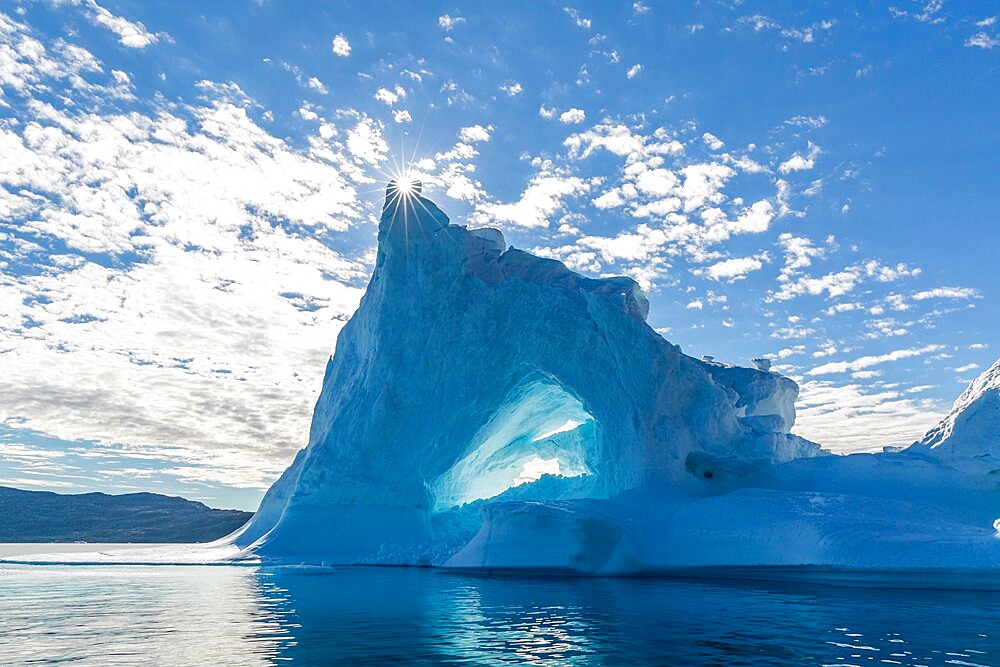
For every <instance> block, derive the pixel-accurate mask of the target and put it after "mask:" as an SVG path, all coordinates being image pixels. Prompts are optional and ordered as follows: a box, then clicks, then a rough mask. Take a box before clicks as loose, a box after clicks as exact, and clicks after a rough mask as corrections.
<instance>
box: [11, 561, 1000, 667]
mask: <svg viewBox="0 0 1000 667" xmlns="http://www.w3.org/2000/svg"><path fill="white" fill-rule="evenodd" d="M36 551H37V549H36ZM0 553H4V551H3V550H2V549H0ZM7 553H8V554H9V553H10V551H9V550H8V551H7ZM63 662H67V663H74V664H78V665H117V664H124V665H138V664H162V665H257V664H263V665H267V664H276V663H288V662H290V663H293V664H316V665H323V664H344V665H351V664H445V665H458V664H462V665H510V664H529V665H578V664H579V665H589V664H599V665H688V664H690V665H776V664H789V665H886V664H889V665H896V664H902V665H1000V593H991V592H975V591H971V592H970V591H926V590H924V591H898V590H873V589H847V588H834V587H827V586H809V585H803V584H779V583H774V584H768V583H746V582H744V583H738V582H709V581H687V580H669V579H585V578H568V577H567V578H560V577H507V576H502V577H486V576H466V575H459V574H453V573H447V572H441V571H437V570H429V569H412V568H345V569H338V570H336V571H333V572H328V573H325V574H319V573H315V572H313V573H309V572H295V571H291V570H275V569H266V568H259V567H235V566H221V567H204V566H187V567H184V566H180V567H178V566H60V565H50V566H32V565H4V564H0V665H5V666H6V665H21V664H52V663H63Z"/></svg>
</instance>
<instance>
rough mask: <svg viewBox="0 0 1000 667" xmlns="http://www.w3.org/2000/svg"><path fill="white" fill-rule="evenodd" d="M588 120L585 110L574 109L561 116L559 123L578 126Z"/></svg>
mask: <svg viewBox="0 0 1000 667" xmlns="http://www.w3.org/2000/svg"><path fill="white" fill-rule="evenodd" d="M586 119H587V114H586V113H584V111H583V109H577V108H575V107H574V108H572V109H569V110H568V111H564V112H562V113H561V114H559V122H561V123H566V124H567V125H570V124H572V125H577V124H579V123H582V122H583V121H584V120H586Z"/></svg>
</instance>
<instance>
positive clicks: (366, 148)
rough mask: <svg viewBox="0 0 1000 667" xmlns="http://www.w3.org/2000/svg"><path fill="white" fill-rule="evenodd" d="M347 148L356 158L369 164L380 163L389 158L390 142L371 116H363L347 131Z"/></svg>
mask: <svg viewBox="0 0 1000 667" xmlns="http://www.w3.org/2000/svg"><path fill="white" fill-rule="evenodd" d="M346 145H347V149H348V150H349V151H350V153H351V155H353V156H354V158H355V159H356V160H359V161H360V162H363V163H366V164H369V165H373V166H375V165H379V164H381V163H382V162H385V160H387V159H388V156H387V155H386V154H387V153H388V152H389V144H387V143H386V141H385V138H384V137H383V136H382V130H381V128H380V127H379V125H377V124H376V123H375V121H373V120H372V119H371V118H362V119H361V120H359V121H358V124H357V125H355V126H354V128H352V129H351V130H349V131H348V133H347V142H346Z"/></svg>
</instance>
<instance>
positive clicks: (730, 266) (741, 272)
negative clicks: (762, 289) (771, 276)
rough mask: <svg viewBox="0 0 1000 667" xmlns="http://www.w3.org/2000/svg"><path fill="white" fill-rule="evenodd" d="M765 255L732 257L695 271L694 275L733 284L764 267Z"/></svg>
mask: <svg viewBox="0 0 1000 667" xmlns="http://www.w3.org/2000/svg"><path fill="white" fill-rule="evenodd" d="M766 260H767V255H759V256H757V257H734V258H732V259H726V260H723V261H721V262H717V263H715V264H712V265H711V266H709V267H706V268H705V269H704V270H701V269H696V270H695V273H697V274H699V275H705V276H707V277H709V278H711V279H712V280H726V281H728V282H734V281H737V280H742V279H744V278H746V277H747V276H748V275H749V274H751V273H753V272H754V271H758V270H760V269H761V268H763V266H764V262H765V261H766Z"/></svg>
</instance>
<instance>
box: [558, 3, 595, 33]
mask: <svg viewBox="0 0 1000 667" xmlns="http://www.w3.org/2000/svg"><path fill="white" fill-rule="evenodd" d="M563 11H564V12H566V13H567V14H568V15H569V17H570V18H571V19H572V20H573V23H575V24H576V25H577V26H578V27H580V28H583V29H584V30H589V29H590V25H591V21H590V19H588V18H584V17H583V16H582V15H581V14H580V12H579V11H578V10H576V9H573V8H572V7H563Z"/></svg>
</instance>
